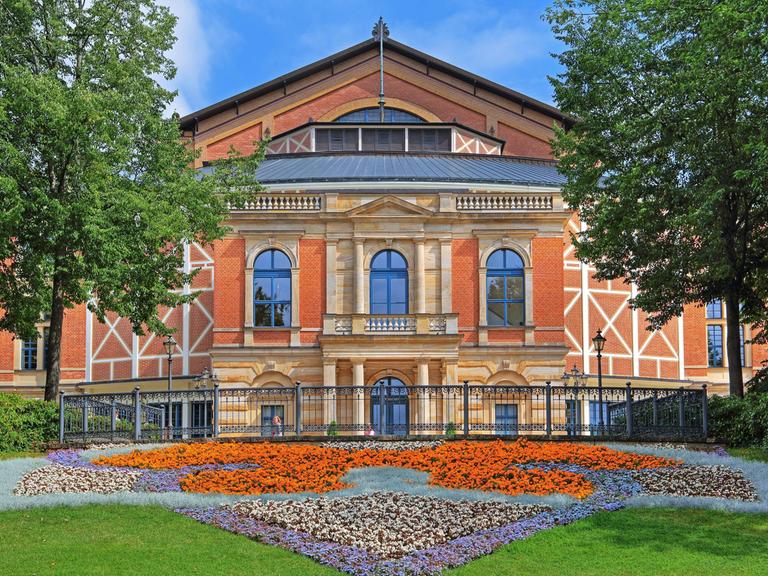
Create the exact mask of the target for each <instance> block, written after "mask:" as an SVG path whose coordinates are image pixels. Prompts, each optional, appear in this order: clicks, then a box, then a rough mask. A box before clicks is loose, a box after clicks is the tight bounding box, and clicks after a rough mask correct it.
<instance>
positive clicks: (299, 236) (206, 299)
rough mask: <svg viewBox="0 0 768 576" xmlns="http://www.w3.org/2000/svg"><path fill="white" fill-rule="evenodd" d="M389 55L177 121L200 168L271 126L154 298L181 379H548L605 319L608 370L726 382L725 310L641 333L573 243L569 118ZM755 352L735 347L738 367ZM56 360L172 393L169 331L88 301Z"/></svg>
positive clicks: (15, 349)
mask: <svg viewBox="0 0 768 576" xmlns="http://www.w3.org/2000/svg"><path fill="white" fill-rule="evenodd" d="M379 56H380V55H379V43H378V41H376V40H373V39H371V40H368V41H365V42H362V43H360V44H357V45H355V46H352V47H350V48H348V49H347V50H344V51H342V52H339V53H337V54H334V55H332V56H329V57H328V58H325V59H323V60H321V61H318V62H315V63H313V64H310V65H308V66H305V67H304V68H301V69H299V70H296V71H294V72H291V73H290V74H286V75H285V76H282V77H280V78H277V79H275V80H272V81H270V82H267V83H265V84H262V85H260V86H257V87H255V88H253V89H251V90H248V91H246V92H244V93H242V94H238V95H235V96H233V97H231V98H228V99H227V100H224V101H222V102H218V103H216V104H213V105H211V106H209V107H207V108H204V109H202V110H199V111H197V112H195V113H193V114H190V115H188V116H186V117H184V118H183V119H182V121H181V124H182V128H183V130H184V136H185V137H187V138H189V139H190V141H191V142H193V143H194V145H195V146H196V147H197V148H199V149H200V150H201V155H200V158H199V165H198V167H199V168H200V169H201V170H207V169H209V168H208V167H207V166H206V163H207V162H208V161H210V160H214V159H216V158H220V157H222V156H224V155H226V153H227V151H228V150H229V148H230V146H233V147H235V148H236V149H238V150H240V151H241V152H244V153H248V152H250V151H252V150H253V142H254V140H258V139H261V138H263V137H265V136H266V135H269V136H270V137H271V138H272V141H271V144H270V148H269V155H268V156H267V160H266V161H265V162H264V163H263V165H262V166H261V168H260V170H259V174H258V176H259V179H260V181H261V182H262V183H263V184H264V186H265V188H266V190H265V191H264V192H263V193H260V194H259V195H258V197H256V198H255V199H254V200H253V202H252V203H251V204H250V205H249V206H248V207H246V208H245V209H243V210H235V211H232V213H231V217H230V220H229V225H230V226H231V228H232V231H231V233H230V234H229V235H228V236H227V237H226V238H225V239H223V240H221V241H220V242H217V243H215V244H214V245H212V246H198V245H190V246H187V247H186V256H185V262H186V264H185V265H186V267H188V268H189V269H194V268H197V269H200V273H199V274H198V275H197V277H196V278H195V282H194V285H192V286H188V287H185V288H184V289H185V290H199V291H200V296H199V298H198V299H197V300H196V301H195V302H194V303H192V304H189V305H184V306H181V307H179V308H177V309H174V310H166V311H164V318H165V320H166V322H167V323H168V325H170V326H172V327H174V328H175V329H176V333H175V339H176V340H177V342H178V347H177V350H176V353H175V355H174V362H173V364H172V367H173V371H174V374H175V375H176V376H177V377H178V384H177V385H178V386H180V387H185V386H190V385H191V383H190V380H189V376H191V375H195V374H198V373H200V372H201V370H203V368H205V367H211V368H212V369H213V371H214V372H215V373H216V374H217V376H218V377H219V379H220V380H221V382H222V385H224V386H227V385H230V386H262V385H269V384H271V385H275V384H278V385H280V384H288V383H291V382H294V381H296V380H301V381H302V382H305V383H311V384H323V385H327V386H333V385H336V384H339V385H341V384H345V383H346V384H355V385H366V386H367V385H369V384H370V383H373V382H376V381H377V380H378V379H381V378H385V377H387V378H397V379H398V380H400V381H402V382H403V383H405V384H406V385H410V384H414V385H417V384H420V383H421V384H425V383H431V384H439V383H445V384H453V383H457V382H461V381H463V380H469V381H471V382H476V383H487V384H489V385H491V384H498V383H503V382H509V383H514V384H526V383H539V384H540V383H542V382H544V381H547V380H552V381H554V382H558V381H559V380H560V376H561V374H562V373H563V370H564V369H565V368H566V367H568V368H570V367H571V366H572V365H573V364H575V365H576V366H578V367H579V368H580V369H582V370H584V371H585V372H587V373H590V374H594V373H596V358H595V352H594V350H593V349H592V343H591V338H592V337H593V336H594V334H595V332H596V330H597V329H601V330H602V332H603V334H604V335H605V337H606V338H607V343H606V347H605V352H604V355H603V356H604V359H603V370H604V374H606V375H607V376H608V378H609V380H610V379H613V378H615V379H616V380H614V381H613V382H614V384H617V383H623V382H624V381H625V380H632V381H643V382H645V383H646V384H653V383H655V384H654V385H659V386H673V387H678V386H680V385H688V384H690V381H692V380H697V381H708V382H712V383H724V382H725V379H726V377H727V376H726V372H725V370H726V368H724V365H725V364H726V362H727V360H726V359H725V358H724V354H723V342H724V341H725V329H726V328H725V323H724V320H723V316H724V314H725V311H724V309H723V307H722V306H720V305H719V304H718V303H711V304H710V305H709V306H708V307H706V308H702V307H698V308H697V307H689V308H687V309H686V310H685V313H684V314H683V316H682V317H681V318H679V319H678V320H677V321H675V322H672V323H670V324H669V325H668V326H666V327H665V328H664V329H663V330H660V331H655V332H649V331H647V330H646V318H645V316H644V314H643V313H642V311H639V310H638V311H633V310H631V309H630V308H629V307H628V305H627V301H628V299H629V298H630V297H631V296H632V293H633V287H632V286H630V285H627V284H624V283H622V282H619V281H613V282H597V281H596V280H594V279H593V277H592V274H591V272H592V270H591V269H590V268H589V267H588V266H585V265H583V264H582V263H580V262H579V261H577V260H576V259H575V258H574V251H573V247H572V246H571V243H570V238H569V235H570V233H571V232H575V231H577V230H578V229H579V222H578V218H577V216H576V215H574V214H573V212H572V211H571V210H570V209H569V208H568V206H566V205H564V203H563V200H562V196H561V194H560V186H561V185H562V182H563V180H562V177H561V176H560V175H559V174H558V173H557V171H556V167H555V163H554V161H553V160H552V152H551V149H550V145H549V140H550V138H551V137H552V135H553V126H567V125H568V124H569V122H570V120H569V119H568V118H566V117H565V116H564V115H563V114H562V113H561V112H560V111H558V110H557V109H555V108H553V107H552V106H549V105H547V104H544V103H541V102H537V101H536V100H534V99H532V98H529V97H527V96H525V95H523V94H520V93H517V92H515V91H513V90H511V89H509V88H506V87H504V86H500V85H498V84H495V83H493V82H490V81H488V80H485V79H483V78H481V77H479V76H476V75H474V74H472V73H470V72H467V71H464V70H461V69H458V68H456V67H454V66H452V65H451V64H449V63H446V62H442V61H440V60H439V59H436V58H434V57H432V56H429V55H428V54H424V53H421V52H419V51H417V50H414V49H413V48H410V47H408V46H405V45H403V44H400V43H398V42H396V41H394V40H391V39H389V38H387V39H386V40H385V42H384V53H383V76H381V75H380V72H381V70H380V58H379ZM382 77H383V85H384V97H383V100H384V112H383V119H382V112H381V110H380V108H379V101H380V95H379V93H380V81H381V78H382ZM44 327H45V323H44V322H43V323H41V325H40V328H41V337H40V338H39V339H38V340H37V341H31V342H21V341H18V340H14V339H13V338H12V336H11V335H10V334H0V388H1V389H2V390H6V391H9V390H16V391H19V390H20V391H23V392H24V393H27V394H33V395H38V394H40V393H41V391H42V385H43V383H44V360H43V356H44V355H43V353H42V349H43V338H42V334H43V329H44ZM743 333H744V338H745V339H746V340H749V338H750V327H749V326H744V327H743ZM763 358H765V350H758V349H757V348H756V347H755V348H754V349H753V347H752V346H751V345H750V344H747V345H746V346H745V347H744V364H745V366H746V368H745V369H744V371H745V376H746V377H749V376H750V375H751V374H752V372H753V370H755V369H757V368H758V367H759V366H760V362H761V361H762V359H763ZM62 366H63V369H62V378H63V382H64V385H65V388H77V389H79V390H85V391H95V390H106V389H109V390H113V391H118V390H122V389H126V390H128V389H131V388H132V387H133V386H134V385H135V384H136V383H137V381H138V382H139V383H140V384H141V385H142V386H143V387H145V388H149V389H152V388H162V387H163V386H164V382H163V379H164V378H165V377H166V374H167V367H168V363H167V359H166V356H165V353H164V351H163V347H162V342H161V341H160V340H159V339H158V338H155V337H153V336H141V337H139V336H136V335H134V334H132V332H131V329H130V324H129V322H128V321H126V320H124V319H121V318H118V317H115V316H110V317H108V319H107V323H106V324H101V323H99V322H98V321H97V320H96V318H94V317H93V316H92V315H91V314H90V313H89V312H88V311H86V310H85V308H84V307H79V308H76V309H74V310H69V311H68V312H67V315H66V319H65V337H64V344H63V350H62ZM120 380H122V381H123V382H114V381H120ZM715 389H718V387H717V386H716V387H715ZM719 389H722V390H725V386H724V385H723V387H722V388H719Z"/></svg>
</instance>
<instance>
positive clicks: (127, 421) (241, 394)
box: [59, 380, 708, 444]
mask: <svg viewBox="0 0 768 576" xmlns="http://www.w3.org/2000/svg"><path fill="white" fill-rule="evenodd" d="M169 404H170V406H171V407H172V408H173V409H172V410H168V405H169ZM374 404H378V405H379V410H378V411H376V412H373V411H372V409H371V408H372V406H373V405H374ZM392 405H395V406H401V407H403V409H402V410H386V409H385V406H392ZM595 405H597V406H602V407H603V409H602V410H592V409H590V408H591V407H592V406H595ZM498 406H504V408H505V410H504V411H503V412H500V411H499V410H497V409H496V408H497V407H498ZM707 409H708V408H707V389H706V386H702V387H701V388H677V389H672V388H645V387H634V386H632V385H631V384H627V385H626V386H621V387H613V386H602V387H601V386H594V385H589V386H583V387H565V386H560V385H556V384H552V383H550V382H546V383H545V384H544V385H541V384H534V385H507V384H497V385H487V384H480V383H474V384H470V383H469V382H466V381H465V382H464V383H463V384H458V383H451V384H449V383H442V384H438V383H431V384H430V383H424V382H420V383H416V384H412V385H405V384H403V383H397V384H393V383H392V382H390V381H388V380H385V381H384V382H383V383H381V384H376V385H372V386H362V385H351V386H350V385H338V386H337V385H335V384H332V383H331V384H329V383H323V382H316V383H313V384H301V383H300V382H295V383H294V385H288V386H272V387H258V386H256V387H248V388H221V387H220V386H219V384H218V383H215V384H214V387H213V389H210V388H208V389H201V390H174V391H173V392H171V393H168V392H142V391H140V390H139V389H138V388H136V389H135V390H134V392H133V393H129V394H85V395H70V394H63V393H62V395H61V401H60V411H59V440H60V441H61V442H62V443H79V444H88V443H92V442H115V441H123V442H126V441H133V442H141V441H144V442H165V441H170V440H173V439H188V438H196V437H201V438H202V437H217V436H224V437H227V436H229V437H242V436H262V437H268V438H272V437H281V436H300V435H303V434H306V435H318V436H325V435H327V434H328V433H329V431H330V430H331V429H334V430H336V432H337V433H338V434H341V435H362V434H364V433H366V431H367V430H368V429H369V427H370V426H373V428H374V429H375V434H376V435H377V436H390V435H392V436H395V435H446V436H456V435H463V436H464V437H467V438H469V437H478V436H479V437H483V436H487V435H492V436H512V437H514V436H539V437H559V438H567V437H587V438H591V439H605V440H608V439H622V440H627V439H633V440H644V439H645V440H654V441H658V440H699V441H700V440H703V439H705V438H706V437H707V432H708V414H707ZM166 413H172V414H174V416H173V418H171V420H170V421H168V420H166V418H165V414H166ZM273 414H277V415H279V416H280V421H279V422H277V423H275V424H273V421H274V420H273V419H272V418H271V417H266V418H265V415H273ZM371 414H377V415H378V416H377V417H375V418H374V419H373V420H372V419H371V417H370V415H371Z"/></svg>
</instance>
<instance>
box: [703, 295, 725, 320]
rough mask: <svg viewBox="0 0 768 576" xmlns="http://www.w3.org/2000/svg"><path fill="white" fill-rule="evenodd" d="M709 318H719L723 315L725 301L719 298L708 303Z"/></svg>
mask: <svg viewBox="0 0 768 576" xmlns="http://www.w3.org/2000/svg"><path fill="white" fill-rule="evenodd" d="M706 316H707V318H712V319H717V318H722V317H723V301H722V300H720V299H719V298H718V299H716V300H712V301H711V302H708V303H707V314H706Z"/></svg>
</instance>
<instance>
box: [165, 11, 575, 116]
mask: <svg viewBox="0 0 768 576" xmlns="http://www.w3.org/2000/svg"><path fill="white" fill-rule="evenodd" d="M161 1H162V2H164V3H165V4H167V5H168V6H170V8H171V10H172V11H173V12H174V13H175V14H176V15H177V16H178V17H179V24H178V26H177V36H178V38H179V40H178V42H177V45H176V47H175V48H174V50H173V53H172V55H171V56H172V57H173V59H174V60H175V61H176V63H177V67H178V74H177V77H176V79H174V81H173V82H172V83H171V87H172V88H174V89H178V90H179V97H178V98H177V99H176V101H175V103H174V107H175V108H176V109H177V110H178V111H179V112H180V113H181V114H182V115H183V114H187V113H189V112H192V111H194V110H197V109H200V108H202V107H204V106H207V105H208V104H212V103H214V102H217V101H219V100H221V99H223V98H227V97H228V96H232V95H234V94H236V93H238V92H241V91H243V90H247V89H248V88H251V87H253V86H256V85H258V84H261V83H263V82H267V81H269V80H271V79H273V78H275V77H277V76H280V75H281V74H285V73H286V72H290V71H292V70H295V69H296V68H299V67H300V66H303V65H305V64H309V63H311V62H314V61H315V60H318V59H320V58H323V57H325V56H328V55H330V54H332V53H334V52H337V51H339V50H343V49H344V48H347V47H348V46H351V45H352V44H356V43H358V42H361V41H362V40H365V39H367V38H369V37H370V35H371V28H372V27H373V24H374V22H375V21H376V20H377V19H378V17H379V16H380V15H381V16H383V17H384V19H385V20H386V21H387V23H388V25H389V29H390V31H391V36H392V38H394V39H395V40H398V41H400V42H403V43H405V44H408V45H410V46H412V47H414V48H416V49H418V50H421V51H423V52H427V53H429V54H431V55H433V56H436V57H437V58H440V59H443V60H446V61H448V62H451V63H452V64H455V65H456V66H460V67H462V68H465V69H467V70H469V71H471V72H474V73H475V74H479V75H481V76H484V77H486V78H489V79H490V80H493V81H495V82H498V83H500V84H503V85H505V86H508V87H510V88H512V89H514V90H518V91H520V92H523V93H524V94H527V95H529V96H532V97H534V98H537V99H539V100H542V101H544V102H548V103H553V99H552V89H551V86H550V84H549V82H548V81H547V75H553V74H556V73H557V72H558V70H559V66H558V64H557V62H556V61H555V60H554V59H553V58H552V57H551V56H550V54H551V53H552V52H557V51H559V50H560V49H561V46H560V45H559V44H558V42H557V41H556V40H555V39H554V37H553V36H552V32H551V31H550V29H549V26H548V25H547V24H546V23H545V22H543V21H542V19H541V15H542V14H543V13H544V10H545V8H546V7H547V5H548V4H549V2H547V1H543V0H542V1H539V0H530V1H511V0H506V1H496V2H493V1H485V0H479V1H476V2H460V1H454V0H442V1H440V0H409V1H381V2H361V1H354V0H346V1H345V0H322V1H314V0H313V1H310V0H258V1H256V0H161Z"/></svg>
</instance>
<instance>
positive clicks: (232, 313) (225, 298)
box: [213, 238, 245, 344]
mask: <svg viewBox="0 0 768 576" xmlns="http://www.w3.org/2000/svg"><path fill="white" fill-rule="evenodd" d="M213 253H214V285H215V286H216V290H215V291H214V298H213V322H214V330H215V329H216V328H237V329H238V330H239V331H238V332H236V333H232V332H230V333H227V332H219V333H216V332H214V335H213V342H214V344H232V343H238V344H241V343H242V341H243V336H242V330H243V324H244V323H245V314H244V311H245V308H244V306H245V303H244V298H245V241H244V240H243V239H241V238H225V239H223V240H218V241H217V242H216V243H215V244H214V247H213Z"/></svg>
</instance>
